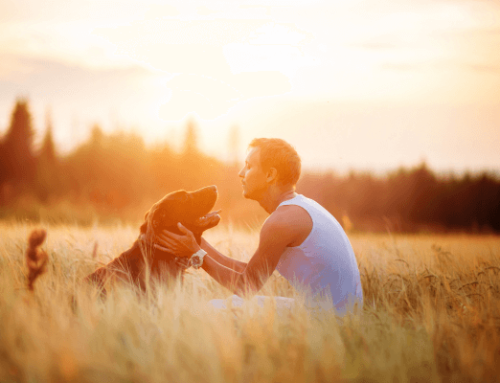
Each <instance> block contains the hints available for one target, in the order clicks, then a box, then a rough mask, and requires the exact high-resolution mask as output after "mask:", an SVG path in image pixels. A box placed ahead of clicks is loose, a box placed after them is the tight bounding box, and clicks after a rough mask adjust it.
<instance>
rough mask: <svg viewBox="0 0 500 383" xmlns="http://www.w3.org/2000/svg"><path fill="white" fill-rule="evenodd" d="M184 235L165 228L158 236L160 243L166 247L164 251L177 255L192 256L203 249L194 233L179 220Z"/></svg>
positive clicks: (178, 225)
mask: <svg viewBox="0 0 500 383" xmlns="http://www.w3.org/2000/svg"><path fill="white" fill-rule="evenodd" d="M177 227H178V228H179V230H180V231H181V232H182V233H184V234H183V235H178V234H174V233H172V232H170V231H167V230H163V231H162V232H161V233H160V234H159V235H158V236H157V237H156V238H157V241H158V244H159V245H160V246H162V247H164V249H162V250H164V251H166V252H167V253H169V254H172V255H175V256H177V257H186V258H189V257H191V256H192V255H193V254H194V253H196V252H197V251H198V250H200V249H201V247H200V245H198V243H197V242H196V238H195V237H194V235H193V233H192V232H191V231H189V230H188V229H186V228H185V227H184V226H182V224H181V223H180V222H179V223H178V224H177Z"/></svg>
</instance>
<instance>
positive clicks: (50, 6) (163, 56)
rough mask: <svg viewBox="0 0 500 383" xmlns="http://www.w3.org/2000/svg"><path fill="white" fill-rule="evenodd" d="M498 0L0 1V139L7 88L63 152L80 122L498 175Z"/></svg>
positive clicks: (319, 160)
mask: <svg viewBox="0 0 500 383" xmlns="http://www.w3.org/2000/svg"><path fill="white" fill-rule="evenodd" d="M499 90H500V2H499V1H482V0H470V1H469V0H433V1H430V0H418V1H415V0H384V1H382V0H380V1H379V0H370V1H368V0H329V1H315V0H307V1H306V0H287V1H284V0H283V1H282V0H275V1H251V2H247V1H230V2H229V1H211V2H202V1H182V2H166V1H149V0H146V1H144V0H141V1H135V0H134V1H132V0H121V1H115V0H80V1H68V0H47V1H44V2H39V1H36V0H15V1H12V0H0V134H3V133H4V132H5V131H6V129H7V128H8V125H9V121H10V115H11V112H12V109H13V107H14V104H15V101H16V99H17V98H18V97H27V98H28V100H29V101H30V106H31V112H32V114H33V123H34V127H35V130H36V132H37V140H38V141H39V140H40V139H41V137H43V134H44V132H45V129H46V125H47V124H46V119H47V115H50V118H51V121H52V125H53V133H54V137H55V141H56V144H57V145H58V147H59V148H60V150H61V152H63V153H64V152H66V153H67V152H68V151H70V150H71V149H72V148H74V147H75V146H76V145H78V144H80V143H81V142H83V141H85V140H86V139H87V138H88V136H89V134H90V129H91V127H92V125H93V124H95V123H98V124H99V125H100V126H102V128H103V130H105V131H106V132H112V131H115V130H122V131H126V132H135V133H139V134H141V135H142V136H143V137H144V139H145V141H146V143H147V144H148V145H154V144H156V143H161V142H169V143H171V144H172V145H174V146H177V147H178V146H179V144H180V142H181V141H182V134H183V128H184V126H185V124H186V121H187V120H188V119H193V120H194V121H195V122H196V123H197V125H198V128H199V135H200V143H201V145H202V148H203V150H204V151H206V152H207V153H209V154H212V155H215V156H217V157H219V158H221V159H225V158H228V156H230V155H231V151H230V149H229V144H228V135H229V132H230V131H231V129H234V127H238V129H239V132H240V134H239V143H240V147H239V152H238V153H239V156H240V159H243V158H244V155H245V148H246V145H247V144H248V143H249V142H250V141H251V139H252V138H254V137H280V138H283V139H285V140H287V141H288V142H290V143H291V144H292V145H293V146H294V147H295V148H296V149H297V151H298V152H299V154H300V155H301V157H302V159H303V164H304V167H306V168H310V169H313V168H314V169H322V170H323V169H333V170H335V171H338V172H345V171H348V170H350V169H357V170H367V171H374V172H385V171H388V170H392V169H395V168H397V167H399V166H407V167H409V166H416V165H418V164H419V163H421V162H422V161H426V163H427V164H428V166H429V167H430V168H432V169H434V170H436V171H439V172H449V171H453V172H457V173H461V172H464V171H472V172H478V171H484V170H486V171H494V172H497V173H500V155H499V150H498V147H499V143H500V91H499Z"/></svg>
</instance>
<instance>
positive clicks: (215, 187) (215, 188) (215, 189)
mask: <svg viewBox="0 0 500 383" xmlns="http://www.w3.org/2000/svg"><path fill="white" fill-rule="evenodd" d="M210 187H211V188H212V189H213V191H214V192H216V193H217V186H215V185H211V186H210Z"/></svg>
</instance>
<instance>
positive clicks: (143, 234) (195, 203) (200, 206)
mask: <svg viewBox="0 0 500 383" xmlns="http://www.w3.org/2000/svg"><path fill="white" fill-rule="evenodd" d="M217 196H218V193H217V187H216V186H208V187H205V188H202V189H199V190H196V191H193V192H188V191H184V190H179V191H175V192H172V193H169V194H167V195H166V196H165V197H163V198H162V199H161V200H159V201H158V202H157V203H155V204H154V205H153V206H152V207H151V209H149V211H148V212H146V215H145V216H144V223H143V224H142V225H141V227H140V234H139V237H138V239H137V240H136V241H135V242H134V243H133V245H132V247H131V248H130V249H128V250H126V251H124V252H123V253H121V254H120V255H119V256H118V257H117V258H115V259H114V260H112V261H111V262H109V263H108V264H107V265H105V266H103V267H100V268H98V269H97V270H96V271H94V272H93V273H91V274H90V275H88V276H87V277H86V278H85V281H87V282H91V283H94V284H95V285H96V286H97V287H98V288H99V289H100V290H101V292H102V293H103V294H106V290H105V284H106V281H108V280H109V279H110V278H115V279H118V280H122V281H130V282H132V283H133V284H135V285H136V286H138V287H140V289H141V290H142V291H145V289H146V276H147V275H149V276H150V278H157V279H158V280H167V279H171V278H174V279H175V278H179V277H181V276H182V274H183V273H184V271H185V270H186V269H187V268H188V267H189V259H187V258H180V257H175V256H173V255H171V254H169V253H166V252H164V251H162V250H161V246H159V245H157V244H156V237H157V235H158V234H159V233H161V232H162V231H163V230H168V231H171V232H173V233H177V234H182V233H181V231H180V230H179V228H178V227H177V223H178V222H180V223H182V225H184V227H186V228H187V229H189V230H190V231H191V232H193V234H194V236H195V238H196V241H197V242H198V244H200V243H201V236H202V234H203V232H204V231H205V230H208V229H211V228H213V227H215V226H217V225H218V223H219V221H220V216H219V214H218V213H219V211H217V212H212V213H210V211H211V210H212V208H213V207H214V205H215V202H216V201H217Z"/></svg>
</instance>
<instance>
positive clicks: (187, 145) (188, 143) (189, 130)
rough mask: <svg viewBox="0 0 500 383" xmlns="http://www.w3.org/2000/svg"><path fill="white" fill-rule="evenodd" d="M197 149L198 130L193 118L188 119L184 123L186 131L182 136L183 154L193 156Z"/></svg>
mask: <svg viewBox="0 0 500 383" xmlns="http://www.w3.org/2000/svg"><path fill="white" fill-rule="evenodd" d="M198 153H199V151H198V132H197V129H196V124H195V123H194V121H193V120H190V121H188V123H187V125H186V133H185V136H184V148H183V153H182V154H183V155H184V156H185V157H190V156H195V155H197V154H198Z"/></svg>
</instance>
